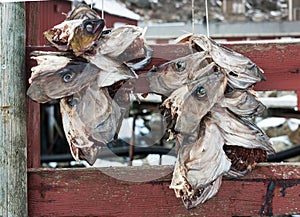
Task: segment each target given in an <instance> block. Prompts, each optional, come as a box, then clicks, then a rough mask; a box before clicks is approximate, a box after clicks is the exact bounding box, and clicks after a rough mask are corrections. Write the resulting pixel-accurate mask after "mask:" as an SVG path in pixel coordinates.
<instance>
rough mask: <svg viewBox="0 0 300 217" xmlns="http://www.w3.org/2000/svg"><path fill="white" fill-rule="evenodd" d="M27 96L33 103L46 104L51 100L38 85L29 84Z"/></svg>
mask: <svg viewBox="0 0 300 217" xmlns="http://www.w3.org/2000/svg"><path fill="white" fill-rule="evenodd" d="M27 96H29V97H30V98H31V99H32V100H33V101H35V102H38V103H46V102H49V101H50V100H51V99H50V98H49V97H48V96H47V94H46V93H45V92H44V90H43V88H41V87H40V85H36V84H31V85H30V87H29V88H28V90H27Z"/></svg>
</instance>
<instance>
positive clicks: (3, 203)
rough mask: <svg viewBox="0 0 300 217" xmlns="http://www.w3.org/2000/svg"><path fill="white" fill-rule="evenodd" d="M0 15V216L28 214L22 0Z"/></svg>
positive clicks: (4, 7) (1, 7) (0, 5)
mask: <svg viewBox="0 0 300 217" xmlns="http://www.w3.org/2000/svg"><path fill="white" fill-rule="evenodd" d="M0 19H1V22H0V122H1V124H0V216H27V167H26V162H27V159H26V112H25V109H26V107H25V99H26V97H25V89H26V88H25V84H26V76H25V70H24V68H25V3H24V2H23V3H3V2H2V3H0Z"/></svg>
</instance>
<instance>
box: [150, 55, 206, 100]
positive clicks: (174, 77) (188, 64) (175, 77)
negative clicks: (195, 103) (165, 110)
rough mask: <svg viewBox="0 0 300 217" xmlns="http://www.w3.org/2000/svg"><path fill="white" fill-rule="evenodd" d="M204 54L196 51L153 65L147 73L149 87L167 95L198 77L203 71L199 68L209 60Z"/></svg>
mask: <svg viewBox="0 0 300 217" xmlns="http://www.w3.org/2000/svg"><path fill="white" fill-rule="evenodd" d="M206 54H207V53H206V52H197V53H194V54H190V55H187V56H184V57H181V58H178V59H175V60H172V61H169V62H167V63H164V64H162V65H160V66H157V67H153V68H152V69H151V70H150V71H149V72H148V74H147V78H148V81H149V83H150V89H151V90H152V91H153V92H156V93H159V94H163V95H166V96H168V95H170V93H171V92H173V91H174V90H176V89H178V88H179V87H181V86H182V85H185V84H186V83H188V82H189V81H193V80H195V79H197V78H199V77H200V76H201V75H202V73H204V72H203V70H201V69H202V68H204V67H205V66H206V65H208V64H209V62H210V59H209V57H208V56H207V55H206Z"/></svg>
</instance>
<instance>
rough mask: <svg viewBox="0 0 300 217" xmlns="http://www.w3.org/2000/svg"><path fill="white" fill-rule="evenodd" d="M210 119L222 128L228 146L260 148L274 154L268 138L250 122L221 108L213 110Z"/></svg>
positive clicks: (216, 107)
mask: <svg viewBox="0 0 300 217" xmlns="http://www.w3.org/2000/svg"><path fill="white" fill-rule="evenodd" d="M210 119H211V120H212V122H213V123H215V124H216V125H218V127H219V128H220V130H221V132H222V135H223V137H224V139H225V143H226V145H233V146H241V147H244V148H259V149H263V150H266V151H267V153H274V149H273V147H272V144H271V142H270V141H269V138H268V136H267V135H266V134H265V133H264V132H263V131H262V130H261V129H259V128H258V127H257V126H256V125H255V124H254V123H253V122H251V121H250V120H248V119H246V118H242V117H239V116H236V115H234V114H233V113H232V112H230V111H229V110H227V109H226V108H221V107H219V106H214V107H213V108H212V109H211V116H210Z"/></svg>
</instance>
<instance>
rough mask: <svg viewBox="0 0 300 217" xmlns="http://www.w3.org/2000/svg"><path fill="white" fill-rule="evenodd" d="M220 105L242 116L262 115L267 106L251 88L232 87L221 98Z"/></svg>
mask: <svg viewBox="0 0 300 217" xmlns="http://www.w3.org/2000/svg"><path fill="white" fill-rule="evenodd" d="M219 105H220V106H221V107H225V108H228V109H229V110H230V111H232V112H233V113H235V114H236V115H239V116H242V117H254V116H258V115H261V114H262V113H263V112H264V110H265V108H266V107H265V106H264V105H263V104H262V103H261V102H260V101H259V100H258V99H257V97H256V93H255V92H254V91H253V90H251V89H247V90H241V89H230V90H229V91H225V94H224V97H223V98H222V100H220V102H219Z"/></svg>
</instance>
